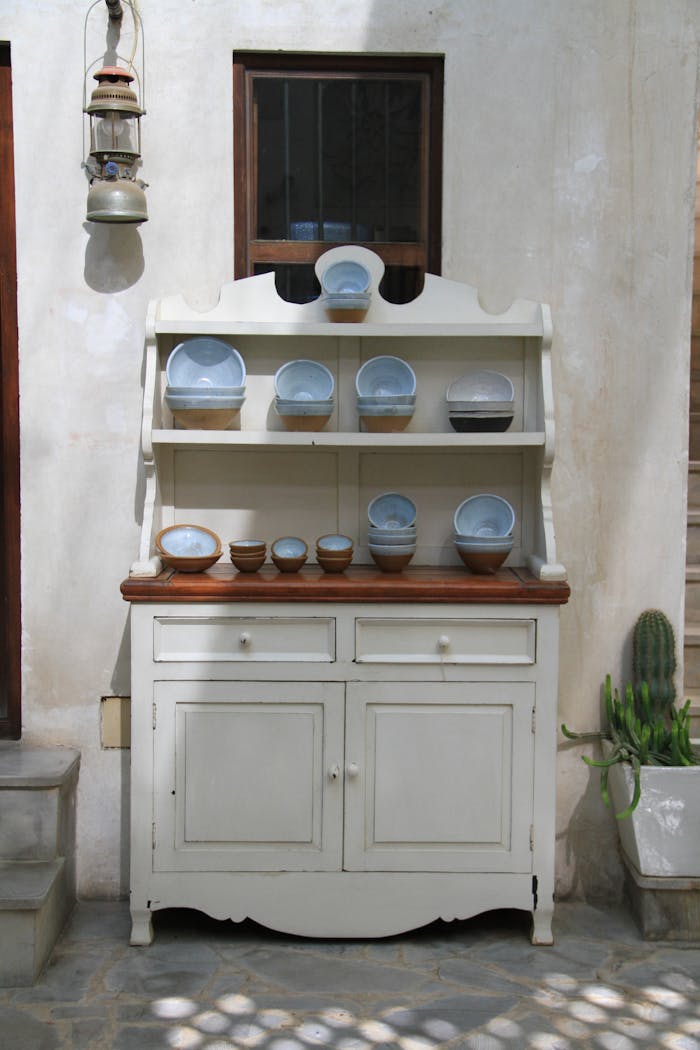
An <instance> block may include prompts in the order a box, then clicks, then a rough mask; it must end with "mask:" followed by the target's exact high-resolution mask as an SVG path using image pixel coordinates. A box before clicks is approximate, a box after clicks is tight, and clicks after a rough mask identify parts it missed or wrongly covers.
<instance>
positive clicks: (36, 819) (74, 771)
mask: <svg viewBox="0 0 700 1050" xmlns="http://www.w3.org/2000/svg"><path fill="white" fill-rule="evenodd" d="M79 766H80V754H79V752H77V751H74V750H73V749H72V748H36V747H30V746H26V745H22V744H17V743H7V744H3V745H2V746H1V747H0V861H2V860H23V861H49V860H53V859H54V858H55V857H63V856H66V855H67V854H72V852H73V849H74V842H75V796H76V786H77V783H78V769H79Z"/></svg>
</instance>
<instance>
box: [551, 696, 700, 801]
mask: <svg viewBox="0 0 700 1050" xmlns="http://www.w3.org/2000/svg"><path fill="white" fill-rule="evenodd" d="M689 708H690V700H687V701H686V702H685V704H684V705H683V707H682V708H680V709H678V710H677V709H676V708H675V707H674V706H673V704H672V703H668V704H667V706H666V710H665V711H664V712H659V711H658V710H656V711H655V710H654V707H653V705H652V701H651V696H650V692H649V687H648V685H647V683H646V682H641V683H640V687H639V697H637V696H635V691H634V688H633V686H632V683H631V682H628V683H627V687H626V689H625V695H624V697H623V698H622V699H620V695H619V692H618V690H617V689H615V690H614V691H613V688H612V682H611V678H610V675H606V678H605V715H606V720H607V726H606V728H605V729H603V730H601V731H600V732H594V733H572V732H571V731H570V730H569V729H567V727H566V726H565V725H563V724H562V727H561V731H562V733H563V734H564V736H565V737H566V738H567V739H568V740H609V741H610V743H611V745H612V750H611V753H610V755H609V756H608V757H607V758H603V759H595V758H589V757H588V756H587V755H583V756H582V758H583V761H584V762H585V763H586V765H589V766H594V767H595V768H597V769H600V771H601V772H600V792H601V795H602V796H603V801H604V802H605V805H606V806H609V805H610V796H609V794H608V772H609V770H610V767H611V766H614V765H616V764H617V763H618V762H629V763H630V765H631V767H632V772H633V775H634V791H633V793H632V801H631V802H630V804H629V806H627V808H626V809H623V810H622V812H620V813H616V814H615V816H616V817H617V819H618V820H623V819H624V818H625V817H628V816H629V815H630V813H632V812H633V811H634V810H635V809H636V807H637V805H638V803H639V798H640V795H641V790H642V787H641V767H642V766H695V765H698V764H700V756H698V754H697V752H695V751H694V749H693V747H692V745H691V743H690V712H689Z"/></svg>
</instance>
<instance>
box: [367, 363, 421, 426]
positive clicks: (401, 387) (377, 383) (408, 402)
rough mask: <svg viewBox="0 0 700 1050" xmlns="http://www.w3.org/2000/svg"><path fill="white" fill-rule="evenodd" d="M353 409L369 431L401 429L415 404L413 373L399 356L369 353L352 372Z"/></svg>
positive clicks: (407, 421)
mask: <svg viewBox="0 0 700 1050" xmlns="http://www.w3.org/2000/svg"><path fill="white" fill-rule="evenodd" d="M355 390H356V392H357V413H358V415H359V417H360V421H361V423H362V425H363V427H364V429H365V430H367V431H369V432H370V433H384V434H386V433H392V432H396V431H399V430H404V429H405V427H407V426H408V424H409V423H410V421H411V419H412V417H413V413H414V411H415V407H416V374H415V372H414V371H413V369H412V368H411V366H410V365H409V364H407V362H406V361H403V360H402V359H401V358H400V357H390V356H387V355H385V356H382V357H372V358H370V360H369V361H365V363H364V364H363V365H362V367H361V368H360V369H359V371H358V373H357V375H356V376H355Z"/></svg>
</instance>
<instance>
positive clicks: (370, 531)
mask: <svg viewBox="0 0 700 1050" xmlns="http://www.w3.org/2000/svg"><path fill="white" fill-rule="evenodd" d="M389 535H391V536H395V537H396V539H397V540H398V539H399V538H401V539H413V540H415V538H416V536H417V535H418V529H417V528H416V526H415V525H407V526H406V527H405V528H398V527H397V528H391V527H388V528H381V527H377V526H376V525H368V526H367V536H368V538H369V539H372V538H373V537H375V536H379V537H382V536H389Z"/></svg>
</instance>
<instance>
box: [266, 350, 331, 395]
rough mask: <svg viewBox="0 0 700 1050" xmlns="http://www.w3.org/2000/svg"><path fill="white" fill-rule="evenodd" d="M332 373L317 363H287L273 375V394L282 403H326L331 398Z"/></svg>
mask: <svg viewBox="0 0 700 1050" xmlns="http://www.w3.org/2000/svg"><path fill="white" fill-rule="evenodd" d="M333 386H334V379H333V373H332V372H331V371H330V369H328V368H326V366H325V365H322V364H321V363H320V362H319V361H308V360H307V359H306V358H299V359H298V360H296V361H287V363H286V364H284V365H282V367H281V368H278V369H277V372H276V373H275V393H276V395H277V397H278V398H281V399H282V400H283V401H326V400H328V399H329V398H330V397H332V396H333Z"/></svg>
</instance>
